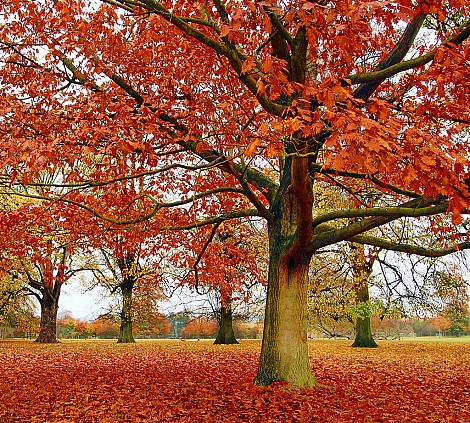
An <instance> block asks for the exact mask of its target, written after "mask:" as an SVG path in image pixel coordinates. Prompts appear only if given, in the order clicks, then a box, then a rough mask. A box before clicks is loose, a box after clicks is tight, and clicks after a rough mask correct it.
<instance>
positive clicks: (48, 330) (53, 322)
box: [36, 292, 59, 344]
mask: <svg viewBox="0 0 470 423" xmlns="http://www.w3.org/2000/svg"><path fill="white" fill-rule="evenodd" d="M40 305H41V324H40V328H39V336H38V337H37V339H36V342H41V343H45V344H51V343H54V342H57V311H58V309H59V302H58V298H54V297H53V296H52V294H51V293H50V292H44V293H43V298H42V299H41V300H40Z"/></svg>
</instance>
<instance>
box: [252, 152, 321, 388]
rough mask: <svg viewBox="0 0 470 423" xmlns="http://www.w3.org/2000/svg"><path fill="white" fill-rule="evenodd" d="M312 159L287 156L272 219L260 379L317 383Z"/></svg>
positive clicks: (260, 381)
mask: <svg viewBox="0 0 470 423" xmlns="http://www.w3.org/2000/svg"><path fill="white" fill-rule="evenodd" d="M307 174H308V159H304V158H299V157H295V158H294V157H289V158H286V159H285V163H284V168H283V175H282V176H281V188H280V192H279V194H278V197H277V199H276V202H275V203H273V206H272V208H271V211H272V213H273V220H272V222H270V224H269V228H268V229H269V248H270V258H269V275H268V292H267V299H266V311H265V322H264V332H263V343H262V348H261V358H260V365H259V369H258V374H257V376H256V379H255V384H257V385H268V384H270V383H272V382H276V381H279V382H282V381H285V382H287V383H288V384H290V385H292V386H295V387H311V386H313V385H315V384H316V381H315V378H314V377H313V374H312V371H311V369H310V362H309V356H308V345H307V285H308V283H307V282H308V279H307V278H308V268H309V265H310V260H311V257H312V254H313V251H311V250H310V244H311V240H312V237H313V234H312V204H313V192H312V185H311V181H310V178H308V177H307V178H306V177H305V175H307Z"/></svg>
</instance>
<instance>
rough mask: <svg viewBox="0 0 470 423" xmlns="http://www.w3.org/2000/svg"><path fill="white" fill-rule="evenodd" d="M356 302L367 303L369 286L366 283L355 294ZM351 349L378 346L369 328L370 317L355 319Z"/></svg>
mask: <svg viewBox="0 0 470 423" xmlns="http://www.w3.org/2000/svg"><path fill="white" fill-rule="evenodd" d="M356 298H357V302H358V303H359V302H364V303H365V302H368V301H369V285H368V284H367V283H366V284H364V286H362V287H360V288H359V289H358V290H357V292H356ZM352 347H361V348H377V347H378V345H377V343H376V342H375V340H374V337H373V336H372V329H371V326H370V317H369V316H365V317H357V318H356V338H355V339H354V343H353V344H352Z"/></svg>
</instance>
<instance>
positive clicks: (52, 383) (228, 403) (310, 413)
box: [0, 341, 470, 423]
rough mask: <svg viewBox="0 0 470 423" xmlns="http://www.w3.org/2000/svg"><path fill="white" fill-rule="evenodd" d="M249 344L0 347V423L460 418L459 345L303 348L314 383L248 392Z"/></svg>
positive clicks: (468, 348)
mask: <svg viewBox="0 0 470 423" xmlns="http://www.w3.org/2000/svg"><path fill="white" fill-rule="evenodd" d="M259 349H260V343H259V342H257V341H245V342H242V344H240V345H230V346H224V345H218V346H214V345H211V344H210V343H209V342H204V341H201V342H180V341H149V342H147V341H145V342H138V343H137V344H132V345H122V344H121V345H117V344H115V343H114V342H106V341H81V342H62V343H61V344H55V345H38V344H34V343H31V342H26V341H23V342H1V343H0V368H1V369H2V373H1V375H0V389H1V391H0V392H1V393H0V421H1V422H2V423H13V422H31V423H35V422H41V423H44V422H48V423H53V422H56V423H58V422H70V423H72V422H74V423H75V422H81V423H108V422H110V423H111V422H112V423H119V422H216V421H217V422H227V423H228V422H281V421H282V422H305V423H307V422H322V423H323V422H336V423H340V422H407V423H408V422H467V421H470V386H469V379H468V374H469V371H470V345H469V344H468V343H459V344H457V343H456V344H426V343H406V342H397V341H393V342H384V343H382V344H381V345H380V348H379V349H377V350H357V349H351V348H350V347H349V343H345V342H341V341H328V342H322V341H315V342H311V343H310V352H311V361H312V368H313V370H314V373H315V376H316V377H317V379H318V381H319V383H321V384H322V385H321V387H318V388H316V389H313V390H302V391H292V390H289V389H286V386H285V385H284V384H274V386H270V387H267V388H259V387H255V386H254V385H253V384H252V380H253V378H254V376H255V373H256V369H257V364H258V356H259Z"/></svg>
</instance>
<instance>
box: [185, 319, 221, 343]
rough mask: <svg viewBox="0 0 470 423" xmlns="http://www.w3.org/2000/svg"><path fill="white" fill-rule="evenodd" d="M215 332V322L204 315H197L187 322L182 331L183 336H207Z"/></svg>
mask: <svg viewBox="0 0 470 423" xmlns="http://www.w3.org/2000/svg"><path fill="white" fill-rule="evenodd" d="M216 332H217V323H216V322H215V321H214V320H209V319H207V318H205V317H197V318H196V319H194V320H191V321H190V322H188V324H187V325H186V326H185V327H184V329H183V331H182V335H183V337H198V338H199V337H201V338H207V337H208V336H210V335H214V334H215V333H216Z"/></svg>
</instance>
